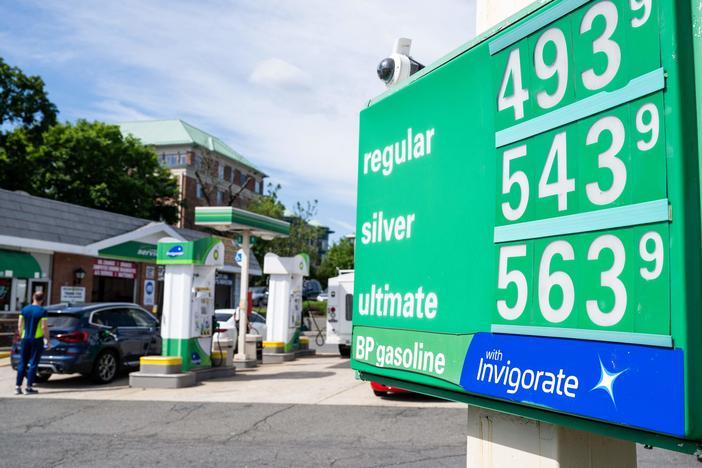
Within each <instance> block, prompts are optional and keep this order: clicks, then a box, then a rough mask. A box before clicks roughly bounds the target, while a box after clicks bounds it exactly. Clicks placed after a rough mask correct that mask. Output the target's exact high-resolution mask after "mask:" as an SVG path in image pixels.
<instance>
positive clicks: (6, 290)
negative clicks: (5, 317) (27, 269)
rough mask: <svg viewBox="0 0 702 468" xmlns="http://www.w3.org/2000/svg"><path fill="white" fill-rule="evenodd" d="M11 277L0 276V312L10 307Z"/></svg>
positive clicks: (8, 309) (6, 310) (7, 310)
mask: <svg viewBox="0 0 702 468" xmlns="http://www.w3.org/2000/svg"><path fill="white" fill-rule="evenodd" d="M11 294H12V278H0V312H9V311H10V309H12V299H11Z"/></svg>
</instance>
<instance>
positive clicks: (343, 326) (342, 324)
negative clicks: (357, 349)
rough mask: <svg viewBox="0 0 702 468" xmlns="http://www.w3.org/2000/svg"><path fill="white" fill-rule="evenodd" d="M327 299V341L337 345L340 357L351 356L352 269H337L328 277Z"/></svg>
mask: <svg viewBox="0 0 702 468" xmlns="http://www.w3.org/2000/svg"><path fill="white" fill-rule="evenodd" d="M328 289H329V298H328V299H327V343H329V344H336V345H339V354H341V356H342V357H346V358H348V357H351V331H352V330H351V317H352V315H353V270H339V276H335V277H334V278H329V288H328Z"/></svg>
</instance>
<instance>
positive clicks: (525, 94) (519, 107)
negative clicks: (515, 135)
mask: <svg viewBox="0 0 702 468" xmlns="http://www.w3.org/2000/svg"><path fill="white" fill-rule="evenodd" d="M510 78H511V80H510ZM510 81H511V82H512V94H511V95H509V96H507V87H508V86H509V83H510ZM527 100H529V90H528V89H526V88H524V87H523V85H522V60H521V56H520V54H519V49H514V50H513V51H512V52H510V54H509V58H508V59H507V68H505V74H504V76H503V77H502V84H501V85H500V93H499V95H498V96H497V110H498V111H500V112H501V111H503V110H505V109H509V108H510V107H513V108H514V120H520V119H523V118H524V102H525V101H527Z"/></svg>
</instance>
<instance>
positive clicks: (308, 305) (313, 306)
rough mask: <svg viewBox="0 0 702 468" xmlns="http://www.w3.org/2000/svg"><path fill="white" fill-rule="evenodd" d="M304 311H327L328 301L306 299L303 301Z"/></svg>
mask: <svg viewBox="0 0 702 468" xmlns="http://www.w3.org/2000/svg"><path fill="white" fill-rule="evenodd" d="M302 312H303V313H306V312H320V313H322V314H324V313H326V312H327V303H326V302H324V301H304V302H303V303H302Z"/></svg>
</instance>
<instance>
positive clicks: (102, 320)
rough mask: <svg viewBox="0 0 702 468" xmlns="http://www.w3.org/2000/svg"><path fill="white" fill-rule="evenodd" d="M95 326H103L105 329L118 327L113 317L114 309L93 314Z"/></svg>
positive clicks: (92, 320)
mask: <svg viewBox="0 0 702 468" xmlns="http://www.w3.org/2000/svg"><path fill="white" fill-rule="evenodd" d="M90 321H91V322H92V323H94V324H95V325H102V326H104V327H116V326H117V320H116V319H115V318H113V317H112V309H106V310H98V311H97V312H94V313H93V316H92V318H91V320H90Z"/></svg>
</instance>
